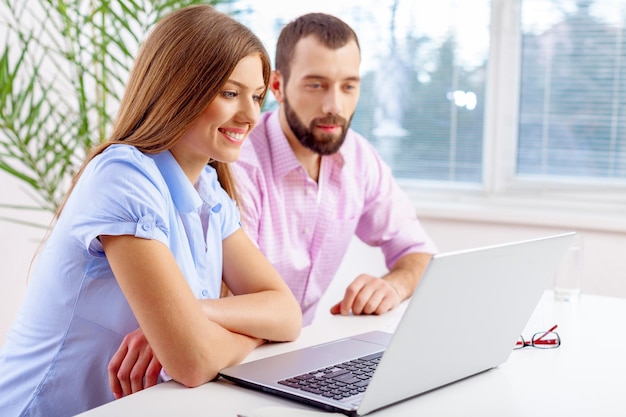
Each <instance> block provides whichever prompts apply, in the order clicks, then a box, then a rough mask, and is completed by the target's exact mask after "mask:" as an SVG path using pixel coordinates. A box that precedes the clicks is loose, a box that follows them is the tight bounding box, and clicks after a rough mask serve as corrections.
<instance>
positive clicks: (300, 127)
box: [283, 98, 352, 155]
mask: <svg viewBox="0 0 626 417" xmlns="http://www.w3.org/2000/svg"><path fill="white" fill-rule="evenodd" d="M283 105H284V106H285V117H286V118H287V123H288V124H289V127H290V128H291V131H292V132H293V133H294V135H296V138H297V139H298V141H299V142H300V143H301V144H302V146H304V147H305V148H307V149H310V150H312V151H313V152H315V153H317V154H319V155H332V154H334V153H335V152H337V151H338V150H339V148H341V145H343V142H344V140H345V139H346V134H347V133H348V128H349V127H350V122H351V121H352V118H350V120H346V119H344V118H343V117H341V116H327V117H323V118H320V119H313V120H312V121H311V125H310V126H309V127H308V128H307V127H306V126H305V125H304V123H302V122H301V121H300V119H299V118H298V115H297V114H296V112H294V111H293V109H292V108H291V106H290V105H289V101H288V100H287V98H285V100H284V102H283ZM317 125H339V126H341V133H340V134H339V136H337V135H332V134H325V133H318V134H317V135H316V134H315V133H314V132H313V129H314V128H315V126H317Z"/></svg>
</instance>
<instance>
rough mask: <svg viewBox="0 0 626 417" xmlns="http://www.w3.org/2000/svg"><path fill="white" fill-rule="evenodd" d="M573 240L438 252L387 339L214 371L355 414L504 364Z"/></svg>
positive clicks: (350, 341)
mask: <svg viewBox="0 0 626 417" xmlns="http://www.w3.org/2000/svg"><path fill="white" fill-rule="evenodd" d="M574 234H575V233H574V232H569V233H564V234H559V235H554V236H548V237H543V238H539V239H533V240H525V241H520V242H513V243H507V244H503V245H497V246H489V247H483V248H478V249H470V250H463V251H458V252H450V253H441V254H437V255H435V256H434V257H433V259H432V260H431V262H430V264H429V265H428V268H427V269H426V271H425V273H424V275H423V277H422V279H421V281H420V283H419V285H418V287H417V288H416V289H415V292H414V293H413V296H412V297H411V300H410V302H409V304H408V306H407V308H406V311H405V313H404V315H403V316H402V318H401V320H400V322H399V323H398V326H397V328H396V330H395V332H394V333H393V334H390V333H386V332H379V331H375V332H368V333H365V334H361V335H357V336H351V337H348V338H344V339H340V340H336V341H332V342H328V343H323V344H320V345H317V346H312V347H308V348H304V349H299V350H295V351H292V352H287V353H283V354H280V355H276V356H272V357H267V358H263V359H259V360H256V361H252V362H247V363H243V364H239V365H236V366H232V367H230V368H226V369H223V370H222V371H221V372H220V375H221V376H222V377H224V378H226V379H228V380H230V381H234V382H235V383H237V384H240V385H243V386H246V387H250V388H254V389H258V390H262V391H264V392H269V393H272V394H276V395H279V396H283V397H286V398H290V399H293V400H297V401H300V402H303V403H306V404H309V405H313V406H316V407H320V408H323V409H325V410H328V411H335V412H341V413H344V414H347V415H351V416H360V415H364V414H368V413H370V412H372V411H374V410H377V409H379V408H382V407H385V406H388V405H390V404H393V403H396V402H398V401H402V400H405V399H407V398H411V397H413V396H416V395H418V394H422V393H425V392H427V391H430V390H433V389H436V388H440V387H442V386H444V385H447V384H450V383H453V382H455V381H459V380H461V379H464V378H467V377H469V376H472V375H476V374H478V373H481V372H484V371H486V370H489V369H491V368H494V367H496V366H498V365H500V364H501V363H503V362H505V361H506V360H507V359H508V357H509V355H510V354H511V352H512V351H513V347H514V346H515V343H516V341H517V340H518V338H519V336H520V334H521V333H522V331H523V330H524V328H525V326H526V324H527V322H528V320H529V318H530V316H531V315H532V313H533V311H534V309H535V307H536V306H537V304H538V303H539V300H540V298H541V296H542V294H543V292H544V291H545V290H546V288H547V286H548V283H549V282H550V279H551V278H552V276H553V275H554V273H555V272H556V270H557V267H558V265H559V262H560V260H561V258H562V257H563V255H564V254H565V251H566V249H567V247H568V246H569V245H570V242H571V240H572V239H573V237H574ZM538 330H541V329H538Z"/></svg>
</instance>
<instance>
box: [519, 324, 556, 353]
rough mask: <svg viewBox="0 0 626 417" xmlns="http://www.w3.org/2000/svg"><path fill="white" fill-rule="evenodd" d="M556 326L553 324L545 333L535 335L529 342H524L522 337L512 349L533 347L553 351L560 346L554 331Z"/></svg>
mask: <svg viewBox="0 0 626 417" xmlns="http://www.w3.org/2000/svg"><path fill="white" fill-rule="evenodd" d="M556 327H557V325H556V324H555V325H554V326H552V327H551V328H550V330H548V331H546V332H539V333H535V334H534V335H533V337H532V338H531V339H530V340H524V338H523V337H522V336H520V337H519V340H518V341H517V342H516V343H515V348H514V349H523V348H525V347H528V346H530V347H534V348H538V349H554V348H558V347H559V346H561V338H560V337H559V334H558V333H557V332H555V331H554V329H556Z"/></svg>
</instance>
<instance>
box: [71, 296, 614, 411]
mask: <svg viewBox="0 0 626 417" xmlns="http://www.w3.org/2000/svg"><path fill="white" fill-rule="evenodd" d="M404 306H405V304H403V305H402V306H401V307H404ZM402 311H403V308H399V309H397V310H395V311H393V312H390V313H387V314H385V315H383V316H360V317H353V316H350V317H342V316H330V315H329V316H328V317H323V318H321V319H318V320H316V322H314V323H313V324H312V325H310V326H308V327H305V328H304V329H303V330H302V334H301V336H300V338H299V339H298V340H297V341H295V342H291V343H283V344H272V345H266V346H262V347H260V348H258V349H257V350H255V351H254V352H252V353H251V354H250V355H249V356H248V358H247V359H246V360H253V359H257V358H260V357H264V356H270V355H274V354H277V353H282V352H286V351H289V350H293V349H296V348H299V347H302V346H308V345H312V344H316V343H320V342H325V341H329V340H333V339H337V338H340V337H344V336H346V335H349V334H357V333H361V332H364V331H369V330H373V329H383V330H388V331H391V330H393V328H395V325H396V324H397V321H398V319H399V317H400V315H401V313H402ZM625 321H626V299H623V298H611V297H601V296H593V295H586V294H583V295H582V296H581V298H580V300H578V301H577V302H575V303H568V302H555V301H553V298H552V292H551V291H546V294H545V295H544V297H543V298H542V300H541V302H540V303H539V305H538V307H537V309H536V310H535V312H534V314H533V316H532V317H531V319H530V320H529V322H528V324H527V327H526V329H527V330H526V332H525V333H524V336H525V337H526V336H528V337H530V335H531V334H532V333H534V332H538V331H542V330H544V329H545V330H547V329H548V328H550V327H551V326H552V325H553V324H558V328H557V332H558V333H559V335H560V336H561V341H562V345H561V347H559V348H557V349H550V350H539V349H534V348H525V349H521V350H516V351H513V352H512V353H511V356H510V357H509V359H508V360H507V361H506V362H505V363H504V364H502V365H500V366H499V367H498V368H495V369H492V370H490V371H487V372H485V373H482V374H479V375H476V376H473V377H471V378H468V379H465V380H463V381H460V382H457V383H454V384H451V385H448V386H446V387H443V388H440V389H437V390H434V391H431V392H429V393H426V394H422V395H419V396H416V397H414V398H412V399H409V400H406V401H403V402H401V403H398V404H395V405H392V406H390V407H387V408H385V409H382V410H379V411H376V412H374V413H372V414H370V415H371V416H373V417H386V416H429V417H437V416H446V417H449V416H464V417H472V416H476V417H478V416H480V417H485V416H506V417H516V416H529V417H538V416H594V417H600V416H621V417H623V416H626V357H625V356H626V355H625V354H624V352H626V328H625V326H624V322H625ZM477 342H478V343H479V340H478V335H477ZM266 407H285V408H290V409H291V411H290V412H289V413H288V415H291V416H294V417H297V416H298V415H299V410H316V411H319V410H317V409H315V408H313V407H308V406H304V405H300V404H298V403H296V402H293V401H290V400H287V399H282V398H280V397H276V396H273V395H270V394H266V393H261V392H256V391H253V390H250V389H246V388H242V387H238V386H236V385H234V384H232V383H230V382H228V381H225V380H223V379H218V380H216V381H213V382H209V383H207V384H204V385H202V386H200V387H197V388H185V387H183V386H181V385H179V384H177V383H175V382H167V383H162V384H159V385H157V386H155V387H152V388H149V389H147V390H144V391H141V392H139V393H136V394H133V395H130V396H128V397H125V398H122V399H120V400H117V401H113V402H111V403H109V404H105V405H103V406H101V407H98V408H95V409H93V410H90V411H88V412H86V413H83V414H81V416H82V417H98V416H135V415H136V416H185V417H194V416H203V417H206V416H220V417H221V416H230V417H236V416H237V414H241V415H246V414H253V412H254V411H255V410H257V411H258V410H260V409H263V408H266ZM324 414H327V413H325V412H323V411H319V415H320V416H322V415H324Z"/></svg>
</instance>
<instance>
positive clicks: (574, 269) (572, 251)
mask: <svg viewBox="0 0 626 417" xmlns="http://www.w3.org/2000/svg"><path fill="white" fill-rule="evenodd" d="M582 276H583V237H582V235H581V234H579V233H576V236H574V240H573V241H572V244H571V245H570V246H569V248H568V249H567V252H566V253H565V255H564V256H563V259H562V261H561V264H560V266H559V269H558V270H557V271H556V274H554V286H553V289H554V299H555V300H557V301H575V300H576V299H578V297H579V295H580V283H581V281H582Z"/></svg>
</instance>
